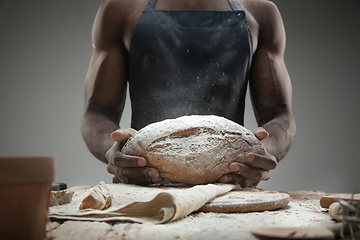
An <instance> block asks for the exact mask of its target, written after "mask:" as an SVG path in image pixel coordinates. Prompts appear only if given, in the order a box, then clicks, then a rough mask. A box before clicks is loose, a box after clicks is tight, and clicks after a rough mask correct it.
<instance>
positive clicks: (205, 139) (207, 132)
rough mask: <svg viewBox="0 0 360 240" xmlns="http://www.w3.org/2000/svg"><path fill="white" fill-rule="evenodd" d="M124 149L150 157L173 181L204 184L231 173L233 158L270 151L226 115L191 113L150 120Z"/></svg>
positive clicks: (155, 165) (126, 152) (152, 163)
mask: <svg viewBox="0 0 360 240" xmlns="http://www.w3.org/2000/svg"><path fill="white" fill-rule="evenodd" d="M122 152H123V153H124V154H127V155H133V156H141V157H144V158H146V159H147V161H148V166H151V167H155V168H157V169H158V170H159V172H160V176H161V177H163V178H166V179H168V180H171V181H175V182H181V183H188V184H203V183H209V182H213V181H216V180H218V179H219V178H220V177H221V176H222V175H224V174H226V173H229V165H230V164H231V163H232V162H243V161H244V159H245V155H246V154H247V153H249V152H253V153H257V154H267V152H266V150H265V148H264V147H263V145H262V143H261V142H260V141H259V140H258V138H257V137H256V136H255V135H254V134H253V133H252V132H251V131H249V130H248V129H246V128H244V127H243V126H241V125H239V124H237V123H235V122H233V121H230V120H228V119H226V118H223V117H219V116H213V115H204V116H200V115H192V116H183V117H179V118H176V119H167V120H164V121H161V122H156V123H152V124H149V125H148V126H146V127H144V128H142V129H141V130H140V131H138V132H137V133H135V134H134V135H133V136H132V137H130V138H129V140H128V141H127V142H126V144H125V145H124V147H123V148H122Z"/></svg>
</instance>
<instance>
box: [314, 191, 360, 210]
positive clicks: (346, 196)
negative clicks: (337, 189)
mask: <svg viewBox="0 0 360 240" xmlns="http://www.w3.org/2000/svg"><path fill="white" fill-rule="evenodd" d="M336 199H342V200H344V201H347V202H348V201H350V200H351V199H352V200H353V202H358V201H360V193H359V194H354V195H352V194H350V193H330V194H329V195H328V196H323V197H321V198H320V205H321V207H323V208H329V207H330V205H331V204H332V203H334V202H336Z"/></svg>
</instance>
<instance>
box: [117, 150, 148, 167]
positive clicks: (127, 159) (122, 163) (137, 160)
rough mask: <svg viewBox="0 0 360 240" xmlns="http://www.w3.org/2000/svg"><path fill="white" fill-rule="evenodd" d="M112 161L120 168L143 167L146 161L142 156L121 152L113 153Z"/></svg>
mask: <svg viewBox="0 0 360 240" xmlns="http://www.w3.org/2000/svg"><path fill="white" fill-rule="evenodd" d="M112 163H113V164H114V165H115V166H116V167H120V168H132V167H145V166H146V164H147V161H146V159H145V158H143V157H137V156H129V155H125V154H123V153H121V152H118V153H116V154H115V155H114V157H113V161H112Z"/></svg>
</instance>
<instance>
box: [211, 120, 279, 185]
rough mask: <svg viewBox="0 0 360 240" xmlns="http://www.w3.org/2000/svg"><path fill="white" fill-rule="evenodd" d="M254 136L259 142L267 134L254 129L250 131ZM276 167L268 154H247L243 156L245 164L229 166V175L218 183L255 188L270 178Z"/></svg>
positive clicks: (260, 129) (273, 159) (259, 129)
mask: <svg viewBox="0 0 360 240" xmlns="http://www.w3.org/2000/svg"><path fill="white" fill-rule="evenodd" d="M252 132H253V133H254V134H255V136H256V137H257V138H258V139H259V140H260V141H263V140H265V139H266V138H267V137H268V136H269V133H268V132H267V131H266V130H265V129H264V128H261V127H259V128H256V129H254V130H252ZM276 166H277V161H276V158H275V157H274V156H272V155H270V154H268V155H259V154H255V153H248V154H246V156H245V162H244V163H239V162H233V163H231V164H230V166H229V169H230V172H231V173H229V174H226V175H224V176H222V177H221V178H220V179H219V180H218V182H220V183H237V184H239V185H240V186H241V187H242V188H247V187H252V186H253V187H255V186H257V185H258V184H259V183H260V182H261V181H266V180H268V179H269V178H270V170H273V169H275V168H276Z"/></svg>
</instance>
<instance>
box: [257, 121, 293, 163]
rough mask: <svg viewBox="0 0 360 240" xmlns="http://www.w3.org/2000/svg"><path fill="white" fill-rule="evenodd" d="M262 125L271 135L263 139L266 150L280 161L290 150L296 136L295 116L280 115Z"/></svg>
mask: <svg viewBox="0 0 360 240" xmlns="http://www.w3.org/2000/svg"><path fill="white" fill-rule="evenodd" d="M260 127H263V128H264V129H265V130H266V131H267V132H268V133H269V137H268V138H267V139H265V140H263V144H264V146H265V148H266V150H267V151H268V152H269V154H271V155H273V156H274V157H275V158H276V160H277V161H278V162H279V161H280V160H281V159H282V158H283V157H284V156H285V155H286V153H287V152H288V151H289V149H290V147H291V145H292V142H293V140H294V137H295V132H296V124H295V121H294V118H293V116H292V115H291V114H283V115H279V116H278V117H276V118H274V119H272V120H271V121H269V122H267V123H264V124H263V125H261V126H260Z"/></svg>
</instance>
